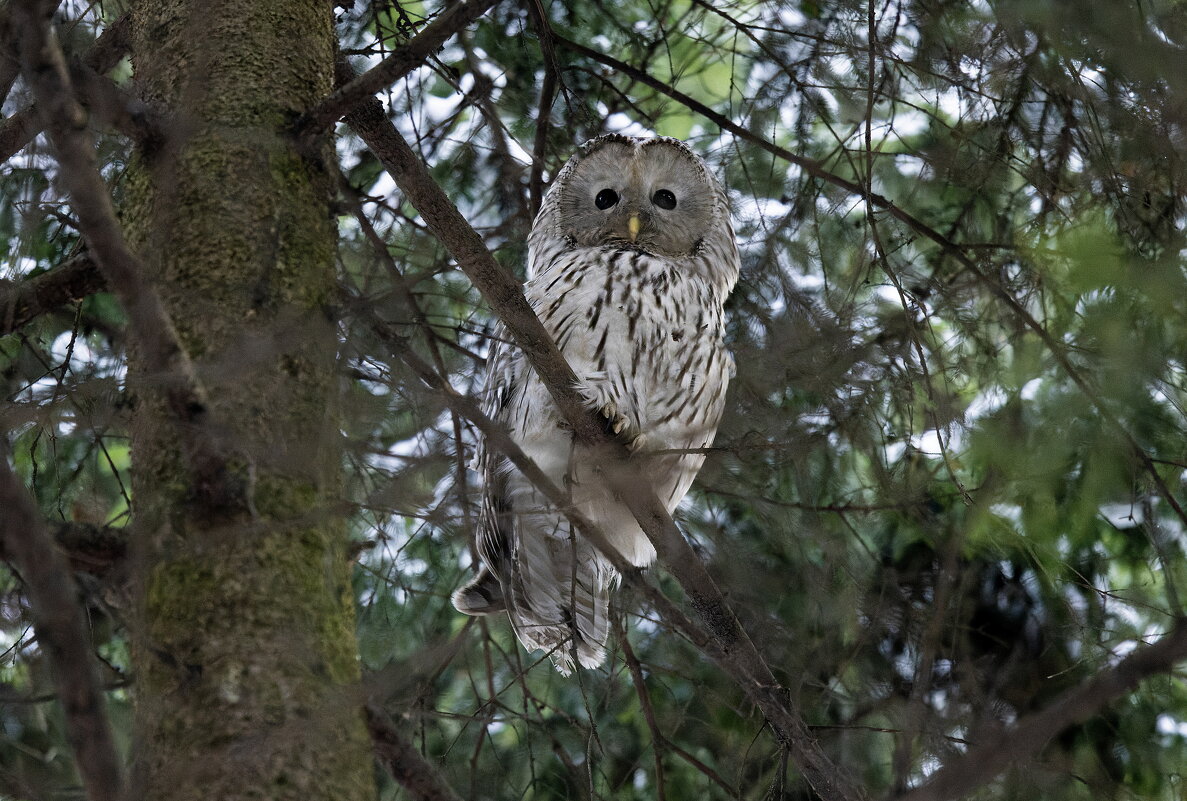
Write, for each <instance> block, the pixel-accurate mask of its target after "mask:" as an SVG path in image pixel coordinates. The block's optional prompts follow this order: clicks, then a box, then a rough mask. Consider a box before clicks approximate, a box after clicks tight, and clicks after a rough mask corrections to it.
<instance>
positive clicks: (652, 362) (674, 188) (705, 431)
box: [453, 134, 738, 675]
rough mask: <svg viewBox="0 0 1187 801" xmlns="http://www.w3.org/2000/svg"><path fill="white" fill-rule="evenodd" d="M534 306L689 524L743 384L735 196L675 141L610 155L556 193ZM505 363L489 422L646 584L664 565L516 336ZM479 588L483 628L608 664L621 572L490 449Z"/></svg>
mask: <svg viewBox="0 0 1187 801" xmlns="http://www.w3.org/2000/svg"><path fill="white" fill-rule="evenodd" d="M528 276H529V277H528V281H527V283H526V285H525V287H524V293H525V294H526V296H527V299H528V301H529V302H530V303H531V306H532V308H533V309H534V310H535V312H536V315H537V316H538V317H539V318H540V320H541V322H543V324H544V326H545V328H547V329H548V331H549V332H550V333H551V334H552V336H553V338H554V339H555V341H556V344H557V346H558V347H559V348H560V350H561V352H562V353H563V354H564V356H565V358H566V359H567V360H568V362H569V364H570V365H571V366H572V368H573V370H574V372H575V373H576V374H577V376H578V381H579V386H578V389H579V391H580V392H581V394H582V395H583V396H584V397H585V399H586V400H587V401H588V403H589V407H590V408H591V409H593V410H595V411H597V412H598V413H600V414H602V415H605V416H606V417H607V418H608V419H609V421H610V423H611V425H612V428H613V430H614V431H615V432H618V433H622V434H624V435H625V436H626V437H627V439H628V441H629V442H630V449H631V450H632V451H633V456H632V459H634V460H636V461H637V462H639V463H640V468H641V470H640V472H641V473H642V474H643V475H645V476H646V477H647V479H648V480H649V481H650V483H651V488H652V489H653V490H654V491H655V492H656V494H657V496H658V497H659V498H660V499H661V500H662V501H663V502H664V504H665V505H666V506H667V509H668V511H669V512H671V511H672V510H674V509H675V508H676V505H677V504H679V503H680V500H681V499H682V498H683V497H684V494H685V493H686V492H687V491H688V488H689V486H690V485H691V484H692V481H693V478H694V477H695V476H696V474H697V471H698V470H700V468H701V464H702V463H703V462H704V459H705V456H704V449H705V448H707V447H708V446H709V445H710V444H711V443H712V441H713V436H714V434H715V433H716V431H717V425H718V422H719V421H720V419H721V413H722V409H723V406H724V402H725V391H726V385H727V384H728V383H729V380H730V378H731V377H732V376H733V372H734V366H733V359H732V358H731V357H730V355H729V352H728V351H727V350H726V348H725V344H724V342H723V335H724V303H725V299H726V297H727V296H728V295H729V293H730V291H731V290H732V289H733V286H734V284H735V283H736V282H737V279H738V249H737V244H736V242H735V239H734V232H733V228H732V227H731V225H730V217H729V205H728V199H727V197H726V193H725V191H724V190H723V189H722V188H721V187H720V186H719V185H718V183H717V182H716V180H714V178H713V176H712V174H711V173H710V172H709V170H708V168H707V167H706V165H705V163H704V162H703V161H702V160H701V159H700V158H699V157H698V156H697V155H696V154H695V153H694V152H693V151H692V150H691V149H689V147H688V146H687V145H686V144H685V143H683V142H681V141H679V140H677V139H670V138H663V137H661V138H654V139H647V138H635V137H630V136H622V135H618V134H609V135H606V136H601V137H598V138H597V139H593V140H591V141H589V142H587V143H585V144H584V145H582V146H581V148H580V149H579V150H578V152H577V154H576V155H574V156H573V158H572V159H570V160H569V162H568V163H567V164H566V165H565V166H564V168H563V169H561V171H560V172H559V173H558V174H557V175H556V178H555V179H554V180H553V182H552V186H551V188H550V189H549V191H548V195H547V196H546V197H545V199H544V202H543V204H542V206H541V208H540V213H539V214H538V215H537V216H536V220H535V222H534V224H533V226H532V232H531V234H530V235H529V237H528ZM495 342H496V344H495V345H494V346H493V347H492V349H491V353H490V355H489V358H488V374H487V380H486V389H485V398H484V401H485V404H486V411H487V413H488V414H489V415H490V417H491V418H493V419H494V420H496V421H497V422H499V423H501V424H502V425H504V426H506V428H507V430H508V432H509V433H510V435H511V438H512V439H513V440H514V441H515V442H516V443H517V444H518V445H519V446H520V447H521V448H522V449H523V450H524V452H525V453H526V454H527V455H528V456H530V457H531V458H532V460H533V461H535V463H536V464H537V465H538V466H539V467H540V468H541V469H542V470H543V472H544V473H545V474H547V475H548V476H549V477H550V478H551V479H552V480H553V482H554V483H555V484H556V485H557V486H558V487H563V488H566V490H567V492H568V493H569V494H570V499H571V501H572V503H573V504H574V505H575V507H576V508H577V509H579V510H580V511H581V512H582V513H583V514H584V515H585V516H586V517H587V518H588V519H589V520H591V521H592V522H594V523H595V524H597V526H598V527H599V528H600V529H601V531H602V532H604V534H605V535H606V537H607V539H608V540H609V543H610V545H612V546H613V547H614V548H615V549H616V550H617V551H618V552H619V554H621V555H622V557H624V558H625V559H626V560H627V561H628V562H630V563H631V564H632V565H635V566H638V567H645V566H647V565H649V564H651V563H652V562H653V561H654V560H655V549H654V548H653V547H652V545H651V543H650V542H649V541H648V539H647V537H646V535H645V534H644V533H643V531H642V529H640V528H639V525H638V523H637V522H636V521H635V518H634V516H633V515H632V514H631V513H630V511H629V510H628V509H627V508H626V506H625V505H624V504H623V503H622V502H621V501H619V500H618V499H616V498H615V497H614V495H613V494H612V493H611V492H609V491H608V490H607V489H606V487H605V486H604V484H603V482H602V480H601V478H600V477H599V475H597V472H596V470H595V467H594V462H593V459H592V458H591V456H590V454H589V453H588V452H587V450H586V449H585V448H584V447H583V446H582V445H580V444H579V443H577V442H575V441H574V437H573V434H572V431H571V430H570V429H569V427H568V426H567V425H566V423H565V421H564V420H563V419H562V418H561V416H560V413H559V412H558V410H557V408H556V406H555V405H554V404H553V401H552V398H551V397H550V396H549V394H548V391H547V390H546V389H545V388H544V386H543V384H542V383H541V381H540V378H539V377H538V376H537V375H536V373H535V372H534V371H533V370H532V368H531V366H530V365H529V364H528V361H527V359H526V358H525V356H524V354H523V353H522V352H521V351H520V350H519V349H518V348H517V347H516V346H515V345H514V344H512V343H511V342H510V341H509V337H507V335H506V332H505V331H499V332H498V333H497V335H496V337H495ZM477 464H478V467H479V469H480V470H481V472H482V475H483V503H482V511H481V514H480V520H479V535H478V551H479V555H480V557H481V562H482V563H481V568H480V570H479V572H478V575H477V577H476V578H475V579H474V580H473V581H472V582H470V583H469V584H468V585H466V586H464V587H462V588H461V589H459V590H458V591H457V592H455V593H454V594H453V603H454V606H455V607H457V609H458V610H459V611H461V612H464V613H466V614H468V615H487V614H494V613H497V612H502V611H504V610H505V611H506V612H507V613H508V615H509V616H510V618H511V623H512V625H513V626H514V629H515V633H516V635H517V636H518V637H519V640H520V642H522V643H523V644H524V645H525V646H526V647H527V648H528V649H529V650H535V649H545V650H546V651H548V652H549V654H550V656H551V658H552V660H553V663H554V664H555V665H556V667H557V669H558V670H560V672H561V673H563V674H565V675H568V674H569V673H570V672H571V671H572V669H573V667H574V660H576V662H578V663H580V664H581V665H582V666H584V667H587V668H593V667H597V666H598V665H600V664H601V663H602V661H603V659H604V658H605V644H606V637H607V634H608V632H609V619H608V612H609V609H608V607H609V593H610V590H611V589H612V586H613V585H614V584H615V581H616V579H617V573H616V571H615V570H614V568H613V567H612V565H611V564H610V562H609V561H608V560H607V559H606V558H605V557H604V556H603V555H602V554H601V553H600V552H599V551H598V550H597V549H596V548H595V547H594V546H593V545H592V544H591V543H589V542H587V541H586V540H585V539H584V538H582V537H581V535H580V534H579V533H578V532H576V531H575V530H574V528H573V526H572V525H570V523H569V522H568V520H567V519H566V518H565V516H564V515H563V514H561V513H560V512H559V511H558V510H557V509H556V507H554V506H553V505H551V504H550V503H549V502H548V500H547V499H546V498H545V497H544V495H543V494H541V493H540V492H539V491H537V490H536V488H535V487H534V486H533V485H532V484H531V482H530V481H528V480H527V479H526V478H525V477H524V476H523V475H522V474H521V473H520V472H519V471H518V470H517V469H516V468H515V467H514V466H513V465H512V464H511V463H510V462H509V461H508V460H507V459H506V458H505V457H504V456H503V455H501V454H500V453H498V452H497V451H495V450H494V449H493V448H485V447H483V446H482V445H481V444H480V446H479V452H478V456H477Z"/></svg>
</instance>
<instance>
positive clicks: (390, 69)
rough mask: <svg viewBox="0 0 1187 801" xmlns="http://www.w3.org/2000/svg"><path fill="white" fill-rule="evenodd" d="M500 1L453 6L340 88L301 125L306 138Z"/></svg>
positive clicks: (395, 78) (404, 72)
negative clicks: (394, 50)
mask: <svg viewBox="0 0 1187 801" xmlns="http://www.w3.org/2000/svg"><path fill="white" fill-rule="evenodd" d="M496 2H497V0H463V1H462V2H460V3H458V4H457V5H454V6H451V7H450V8H449V9H448V10H447V11H445V12H443V13H442V14H441V15H440V16H439V17H437V18H436V19H435V20H433V21H432V22H430V23H429V24H428V25H426V26H425V27H424V28H423V29H421V31H420V33H418V34H417V35H416V36H414V37H412V38H411V39H410V40H408V41H407V42H405V43H404V44H403V45H401V46H400V48H399V49H398V50H396V52H394V53H392V54H391V55H390V56H388V57H387V58H385V59H384V60H383V61H381V62H380V63H379V64H377V65H376V66H374V67H372V68H371V69H369V70H367V71H366V72H364V73H363V74H362V75H359V76H357V77H355V78H353V79H352V80H351V81H350V82H348V83H346V84H345V85H342V86H339V88H338V89H336V90H335V91H334V92H333V93H331V94H330V96H329V97H327V98H326V99H325V100H323V101H321V102H320V103H318V104H317V105H316V106H314V107H313V108H312V109H310V110H309V111H307V112H306V113H305V114H304V115H303V116H302V117H301V119H300V120H298V121H297V126H296V127H297V132H298V134H299V135H300V136H302V137H315V136H317V135H318V134H320V133H321V132H323V131H325V130H326V129H327V128H329V127H330V126H331V125H333V124H334V123H335V122H337V121H338V120H339V119H341V118H342V116H343V115H345V114H346V113H347V112H348V111H350V110H351V109H352V108H354V107H355V106H357V105H358V104H359V103H362V102H364V101H365V100H367V99H368V98H371V97H372V96H373V95H374V94H375V93H376V92H379V91H381V90H382V89H384V88H386V87H388V86H391V85H392V84H393V83H395V82H396V81H398V80H400V78H403V77H404V76H405V75H407V74H408V73H410V72H412V71H413V70H414V69H416V68H417V67H420V66H422V65H423V64H424V63H425V62H426V61H427V60H428V59H429V57H430V56H432V55H433V54H434V53H436V52H437V51H438V50H440V49H441V46H442V45H443V44H445V41H446V40H447V39H449V38H450V37H451V36H453V35H454V34H455V33H457V32H458V31H460V30H461V29H462V28H465V27H467V26H469V25H470V23H472V22H474V21H475V20H476V19H478V18H479V17H481V16H482V15H483V14H485V13H486V12H487V11H488V10H490V8H491V6H493V5H494V4H495V3H496Z"/></svg>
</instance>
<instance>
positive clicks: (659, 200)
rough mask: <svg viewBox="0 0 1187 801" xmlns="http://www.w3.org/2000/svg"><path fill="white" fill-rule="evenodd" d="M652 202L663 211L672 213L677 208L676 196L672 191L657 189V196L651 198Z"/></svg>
mask: <svg viewBox="0 0 1187 801" xmlns="http://www.w3.org/2000/svg"><path fill="white" fill-rule="evenodd" d="M651 202H652V203H654V204H655V205H657V206H659V207H660V208H661V209H667V210H668V211H671V210H672V209H674V208H676V195H674V194H673V193H672V190H670V189H657V190H655V194H654V195H652V196H651Z"/></svg>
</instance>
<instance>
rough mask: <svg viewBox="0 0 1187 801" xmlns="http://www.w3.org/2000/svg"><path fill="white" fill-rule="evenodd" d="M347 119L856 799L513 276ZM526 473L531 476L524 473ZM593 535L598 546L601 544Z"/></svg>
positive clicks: (728, 645)
mask: <svg viewBox="0 0 1187 801" xmlns="http://www.w3.org/2000/svg"><path fill="white" fill-rule="evenodd" d="M340 69H341V65H340ZM346 120H347V122H348V123H349V124H350V126H351V127H352V128H353V129H354V130H355V132H356V133H358V134H359V136H361V137H362V139H363V141H364V142H366V143H367V145H368V146H369V147H370V148H371V150H372V151H373V152H374V153H375V154H376V156H377V157H378V158H379V160H380V161H381V162H382V163H383V165H384V167H385V168H386V169H387V171H388V172H389V174H391V176H392V178H393V179H394V180H395V182H396V184H397V185H398V186H399V187H400V189H401V190H402V191H403V192H404V195H405V197H407V198H408V200H409V202H411V203H412V205H413V206H415V207H416V209H417V211H419V212H420V215H421V217H422V218H423V219H424V220H425V223H426V224H427V225H428V227H429V229H430V230H431V231H432V232H433V233H434V234H435V235H436V236H437V238H438V239H439V240H440V241H441V242H442V243H443V244H444V245H445V247H446V249H447V250H449V252H450V254H451V255H452V256H453V258H454V259H455V260H456V261H457V263H458V266H459V267H460V268H461V269H462V271H463V272H464V273H465V274H466V276H467V277H468V278H469V279H470V280H471V282H473V284H474V285H475V287H477V288H478V290H479V291H480V292H481V293H482V295H483V297H485V298H486V300H487V302H488V303H490V305H491V307H492V308H493V309H494V311H495V313H496V314H497V315H498V316H499V318H500V319H501V320H502V321H503V323H504V325H506V326H507V328H508V330H509V331H510V332H511V333H512V335H513V336H514V337H515V341H516V343H517V344H518V345H519V347H520V348H521V349H522V350H523V351H524V353H525V354H526V355H527V357H528V360H529V361H530V362H531V364H532V367H533V369H535V371H536V373H537V374H538V375H539V376H540V378H541V380H542V381H543V382H544V385H545V386H546V387H547V388H548V390H549V392H550V394H551V395H552V398H553V401H554V402H555V403H556V404H557V407H558V408H559V409H560V412H561V414H562V415H563V416H564V418H565V420H566V421H567V422H568V423H569V424H570V425H571V426H572V428H573V431H574V434H575V436H576V437H577V438H578V439H579V440H580V441H581V442H582V443H583V444H585V445H587V446H589V447H590V448H591V449H592V450H593V452H594V453H595V454H596V455H598V456H597V458H600V459H602V460H607V461H609V460H613V463H614V466H613V468H612V469H609V470H607V471H605V474H606V475H607V477H608V481H609V484H610V487H611V489H612V490H613V491H614V492H615V493H616V494H617V495H618V496H619V497H621V498H622V499H623V501H624V502H625V503H626V504H627V506H628V508H630V510H631V512H632V513H633V514H634V515H635V517H636V519H637V520H638V521H639V524H640V526H641V527H642V528H643V531H644V532H645V533H646V534H647V537H648V539H650V540H651V542H652V544H653V545H654V546H655V549H656V552H657V553H658V554H659V558H660V561H661V563H662V564H663V565H664V566H665V567H666V568H667V569H668V570H669V571H670V572H671V573H672V575H673V576H674V577H675V578H676V580H677V581H678V582H679V583H680V586H681V588H682V589H683V590H684V592H685V594H686V595H687V596H688V597H689V599H690V601H691V602H692V604H693V607H694V608H695V609H696V610H697V612H698V614H699V615H700V617H701V619H702V621H703V622H704V624H705V626H706V628H707V630H708V635H709V638H710V643H711V647H706V652H707V653H709V654H710V655H711V656H713V657H714V658H715V659H717V660H718V662H719V663H720V664H721V665H722V667H723V668H725V669H726V671H727V672H728V673H729V674H730V675H731V676H732V677H733V678H734V680H735V681H737V682H738V684H739V686H740V687H742V689H743V690H744V691H745V692H746V693H747V695H748V696H749V697H750V699H751V701H752V702H753V703H754V704H755V705H756V706H758V707H759V708H760V709H761V710H762V711H763V714H764V715H765V716H766V717H767V719H768V720H769V721H770V723H771V725H772V727H773V728H774V730H775V731H776V733H777V734H778V736H779V739H780V740H781V741H782V742H783V743H784V744H785V745H787V747H788V748H789V749H790V750H791V752H792V754H793V755H794V757H795V759H796V762H797V764H798V765H799V767H800V769H801V771H802V772H803V773H804V775H805V777H806V778H807V780H808V782H809V784H810V785H811V786H812V788H813V789H814V790H815V791H816V792H817V794H819V795H820V796H821V797H822V798H824V799H859V798H862V797H863V793H862V791H861V790H860V789H859V788H858V787H857V786H855V785H854V784H853V783H852V781H851V779H850V778H849V777H847V776H846V775H845V774H844V773H843V772H842V771H841V770H840V769H839V768H838V767H837V766H836V765H834V764H833V763H832V761H831V760H830V759H829V758H828V756H827V755H826V754H825V753H824V751H823V750H822V749H821V748H820V745H819V743H818V742H817V741H816V739H815V738H814V737H813V736H812V734H811V732H810V731H809V730H808V727H807V726H806V725H805V723H804V721H803V718H802V716H801V715H800V713H799V710H798V709H797V707H796V705H795V703H794V702H793V700H792V699H791V696H790V695H789V694H788V693H787V692H786V690H784V689H783V688H782V687H780V686H779V684H778V682H777V681H776V680H775V678H774V675H773V674H772V673H771V671H770V668H769V667H768V666H767V665H766V663H765V662H764V661H763V659H762V657H761V656H760V655H759V653H758V651H757V649H756V648H755V646H754V644H753V642H752V641H751V640H750V638H749V636H747V634H746V632H745V631H744V630H743V629H742V627H741V625H740V624H739V622H738V619H737V617H736V616H735V615H734V613H733V611H732V610H731V609H730V608H729V606H728V605H727V604H726V602H725V599H724V597H723V596H722V594H721V591H720V590H719V589H718V588H717V586H716V584H715V583H714V582H713V579H712V577H711V576H710V575H709V573H708V571H707V570H706V568H705V565H704V564H703V563H702V562H701V561H700V559H699V558H697V556H696V554H695V553H694V552H693V550H692V548H691V547H690V546H689V544H688V543H687V542H686V541H685V540H684V537H683V536H682V535H681V533H680V531H679V530H678V529H677V528H676V524H675V523H674V522H673V521H672V518H671V515H669V514H668V512H667V510H666V509H665V508H664V506H663V504H662V503H660V501H659V499H658V498H656V497H655V493H654V492H651V491H650V490H649V489H648V487H649V484H648V482H647V481H645V480H644V479H643V477H642V476H641V474H640V471H639V469H638V467H637V465H635V464H634V463H632V462H630V461H628V457H629V454H628V453H627V450H626V447H625V445H624V444H623V443H622V442H620V441H617V440H614V439H612V438H611V437H610V435H609V434H608V433H607V430H606V426H605V423H606V421H605V420H604V419H603V418H601V417H599V416H597V415H596V414H594V413H593V412H592V411H591V410H590V409H588V408H587V407H586V406H585V404H584V401H583V400H582V398H581V396H580V395H579V394H578V392H577V390H576V385H577V378H576V376H575V375H574V373H573V370H572V368H571V367H569V365H568V363H567V362H566V361H565V359H564V357H563V356H562V355H561V353H560V351H559V350H558V349H557V347H556V344H555V343H554V342H553V341H552V338H551V337H550V336H549V334H548V332H547V330H546V329H545V328H544V326H543V325H542V324H541V323H540V321H539V319H538V318H537V317H536V315H535V313H534V312H533V311H532V309H531V307H530V306H529V305H528V302H527V300H526V299H525V298H524V295H523V290H522V288H521V287H520V285H519V282H518V281H516V280H515V278H514V277H513V276H511V275H510V274H508V273H507V272H506V271H505V270H504V269H503V268H502V267H501V266H500V265H499V264H498V262H496V261H495V259H494V257H493V256H492V255H491V254H490V251H488V250H487V249H486V246H485V244H484V243H483V241H482V239H481V237H479V236H478V234H477V232H475V231H474V229H473V228H472V227H471V226H470V224H469V223H468V222H467V221H466V219H465V218H464V217H462V215H461V214H460V213H459V212H458V210H457V208H456V207H455V206H454V205H453V204H452V203H451V202H450V201H449V198H447V197H446V196H445V194H444V193H443V192H442V191H441V188H440V187H439V186H437V184H436V182H435V181H434V180H433V178H432V176H430V175H429V173H428V170H427V168H426V167H425V165H424V163H423V162H422V161H421V160H420V158H419V157H417V156H416V154H414V153H413V152H412V149H411V148H410V147H409V146H408V143H407V142H405V141H404V140H403V138H402V137H401V136H400V134H399V132H397V131H396V130H395V128H394V127H393V126H392V125H391V123H390V122H389V121H388V120H387V118H386V116H385V115H384V113H383V109H382V107H381V105H380V104H379V101H378V100H374V99H372V100H369V101H367V102H365V103H363V104H361V105H360V106H358V107H357V108H356V109H354V110H353V111H352V112H351V113H350V114H349V115H347V118H346ZM528 478H529V480H534V479H533V478H532V476H528ZM582 533H583V534H584V533H585V532H584V531H583V532H582ZM593 541H594V544H595V545H598V546H599V547H601V543H599V542H597V541H596V540H593ZM602 550H603V551H604V552H605V554H606V556H607V557H608V558H610V560H611V562H613V563H614V564H615V567H616V568H617V569H619V571H620V572H623V573H624V575H625V574H628V573H629V572H633V571H631V570H630V568H629V566H628V565H625V563H624V561H625V560H623V559H621V557H619V556H618V554H617V553H616V552H614V551H613V549H612V548H611V549H609V550H607V549H605V548H602ZM668 606H669V608H670V606H671V605H670V604H668ZM698 644H702V643H698ZM702 645H703V647H704V644H702Z"/></svg>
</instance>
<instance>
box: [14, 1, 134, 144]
mask: <svg viewBox="0 0 1187 801" xmlns="http://www.w3.org/2000/svg"><path fill="white" fill-rule="evenodd" d="M9 16H11V15H9ZM131 27H132V24H131V20H130V18H129V16H128V15H127V14H125V15H123V16H122V17H120V18H119V19H117V20H116V21H115V22H113V23H111V24H110V25H108V26H107V28H106V29H105V30H104V31H103V33H101V34H100V35H99V38H98V39H96V40H95V44H94V45H93V46H92V47H91V49H90V51H89V52H88V53H87V54H86V55H85V56H84V57H83V58H82V60H81V67H82V68H83V69H85V70H89V71H91V72H92V73H94V74H95V75H103V74H105V73H107V72H110V71H111V70H112V69H113V68H114V67H115V65H116V64H118V63H119V62H120V59H122V58H123V57H124V56H125V55H126V54H127V52H128V49H129V47H130V41H129V40H130V38H131ZM13 39H14V43H19V42H17V41H16V37H15V36H13ZM12 58H13V59H14V61H13V62H12V63H13V64H15V65H16V66H18V67H19V63H18V62H17V61H15V59H17V54H16V53H15V52H14V53H13V55H12ZM8 66H9V62H8V61H4V62H3V63H0V68H2V69H0V72H2V71H3V69H7V68H8ZM6 74H7V73H4V74H0V89H2V88H3V78H4V77H5V75H6ZM41 126H42V122H41V119H40V112H39V111H38V110H37V106H36V104H33V105H30V106H29V107H28V108H24V109H21V110H20V111H18V112H17V113H16V114H13V115H12V116H11V117H9V118H8V119H6V120H3V121H0V161H7V160H8V159H10V158H12V156H13V155H15V154H16V152H17V151H18V150H20V149H21V148H23V147H24V146H25V145H27V144H29V142H31V141H33V137H35V136H37V134H39V133H41Z"/></svg>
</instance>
